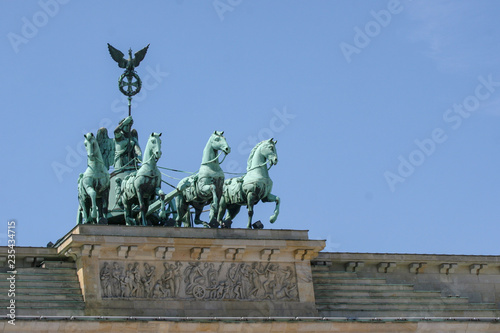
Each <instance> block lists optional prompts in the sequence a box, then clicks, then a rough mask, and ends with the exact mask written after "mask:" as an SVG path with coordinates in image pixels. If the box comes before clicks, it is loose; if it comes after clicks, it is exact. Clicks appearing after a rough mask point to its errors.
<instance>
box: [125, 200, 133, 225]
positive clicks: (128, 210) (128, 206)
mask: <svg viewBox="0 0 500 333" xmlns="http://www.w3.org/2000/svg"><path fill="white" fill-rule="evenodd" d="M122 203H123V210H124V215H125V224H126V225H136V223H135V219H133V218H132V203H131V202H129V201H128V200H127V199H126V198H123V199H122Z"/></svg>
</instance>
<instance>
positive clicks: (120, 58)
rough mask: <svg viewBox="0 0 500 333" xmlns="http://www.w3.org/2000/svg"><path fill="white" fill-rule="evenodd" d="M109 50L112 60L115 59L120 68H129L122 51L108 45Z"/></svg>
mask: <svg viewBox="0 0 500 333" xmlns="http://www.w3.org/2000/svg"><path fill="white" fill-rule="evenodd" d="M108 50H109V54H110V55H111V58H113V60H114V61H116V62H117V63H118V66H119V67H120V68H126V67H127V60H126V59H125V58H124V54H123V52H122V51H120V50H117V49H115V48H114V47H113V46H111V45H110V44H109V43H108ZM139 52H141V51H139ZM139 52H137V53H139Z"/></svg>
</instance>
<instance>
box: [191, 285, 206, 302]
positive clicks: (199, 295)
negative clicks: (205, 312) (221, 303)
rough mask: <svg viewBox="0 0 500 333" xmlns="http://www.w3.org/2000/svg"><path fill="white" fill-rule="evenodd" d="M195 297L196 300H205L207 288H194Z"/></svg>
mask: <svg viewBox="0 0 500 333" xmlns="http://www.w3.org/2000/svg"><path fill="white" fill-rule="evenodd" d="M193 296H194V297H195V298H196V299H203V298H205V288H203V287H202V286H199V285H198V286H195V287H194V288H193Z"/></svg>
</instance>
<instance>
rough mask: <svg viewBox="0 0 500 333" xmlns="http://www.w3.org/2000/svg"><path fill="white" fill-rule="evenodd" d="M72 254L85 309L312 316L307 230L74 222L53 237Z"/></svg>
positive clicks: (312, 246) (313, 245) (312, 252)
mask: <svg viewBox="0 0 500 333" xmlns="http://www.w3.org/2000/svg"><path fill="white" fill-rule="evenodd" d="M55 246H56V248H57V252H58V253H59V255H60V256H66V257H67V258H70V259H71V260H74V261H75V262H76V265H77V270H78V276H79V280H80V286H81V289H82V293H83V296H84V298H85V304H86V314H88V315H142V316H249V315H251V316H315V315H317V310H316V306H315V298H314V289H313V283H312V273H311V267H310V260H311V259H312V258H314V257H315V256H317V254H318V253H319V251H321V250H322V249H323V247H324V246H325V242H324V241H319V240H309V239H308V236H307V231H295V230H248V229H215V230H214V229H204V228H164V227H149V228H144V227H128V226H103V225H78V226H76V227H75V228H74V229H73V230H71V231H70V232H69V233H68V234H67V235H66V236H65V237H63V238H62V239H61V240H60V241H58V243H57V244H56V245H55Z"/></svg>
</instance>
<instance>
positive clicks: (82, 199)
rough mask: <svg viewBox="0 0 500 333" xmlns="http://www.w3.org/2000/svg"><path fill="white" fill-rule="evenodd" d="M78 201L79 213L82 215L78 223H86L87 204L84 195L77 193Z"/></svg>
mask: <svg viewBox="0 0 500 333" xmlns="http://www.w3.org/2000/svg"><path fill="white" fill-rule="evenodd" d="M78 201H80V214H81V216H82V219H81V220H80V219H79V220H80V223H88V215H87V204H86V203H85V197H84V196H80V195H79V196H78Z"/></svg>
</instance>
